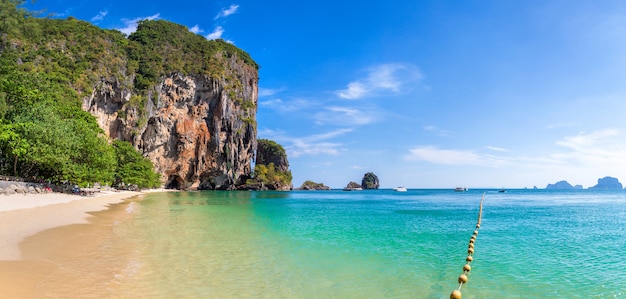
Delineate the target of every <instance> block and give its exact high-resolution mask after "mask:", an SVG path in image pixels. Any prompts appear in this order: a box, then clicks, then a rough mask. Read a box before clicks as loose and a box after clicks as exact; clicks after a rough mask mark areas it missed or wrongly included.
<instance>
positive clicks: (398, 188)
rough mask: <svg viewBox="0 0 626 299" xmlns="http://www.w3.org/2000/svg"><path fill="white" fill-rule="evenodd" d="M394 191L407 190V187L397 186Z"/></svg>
mask: <svg viewBox="0 0 626 299" xmlns="http://www.w3.org/2000/svg"><path fill="white" fill-rule="evenodd" d="M393 191H398V192H406V187H396V188H393Z"/></svg>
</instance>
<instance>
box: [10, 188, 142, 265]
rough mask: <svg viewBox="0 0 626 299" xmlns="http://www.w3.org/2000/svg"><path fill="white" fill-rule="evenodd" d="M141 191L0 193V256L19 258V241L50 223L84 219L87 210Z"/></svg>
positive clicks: (66, 223) (49, 225)
mask: <svg viewBox="0 0 626 299" xmlns="http://www.w3.org/2000/svg"><path fill="white" fill-rule="evenodd" d="M143 193H144V192H132V191H121V192H113V191H110V192H100V193H98V194H97V195H96V196H92V197H89V196H79V195H71V194H63V193H48V194H27V195H22V194H14V195H0V236H1V238H0V260H19V259H20V258H21V253H20V250H19V247H18V246H19V243H20V242H21V241H22V240H24V239H25V238H26V237H28V236H31V235H34V234H36V233H37V232H40V231H44V230H46V229H50V228H53V227H58V226H64V225H69V224H78V223H87V218H88V217H89V216H90V215H89V214H88V212H94V211H101V210H105V209H107V207H108V206H109V205H111V204H116V203H120V202H122V201H123V200H124V199H127V198H130V197H133V196H137V195H141V194H143Z"/></svg>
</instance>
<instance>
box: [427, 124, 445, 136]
mask: <svg viewBox="0 0 626 299" xmlns="http://www.w3.org/2000/svg"><path fill="white" fill-rule="evenodd" d="M422 129H424V131H428V132H432V133H435V134H437V135H439V136H443V137H446V136H449V135H450V131H447V130H443V129H440V128H437V127H436V126H423V127H422Z"/></svg>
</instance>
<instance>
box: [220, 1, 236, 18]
mask: <svg viewBox="0 0 626 299" xmlns="http://www.w3.org/2000/svg"><path fill="white" fill-rule="evenodd" d="M237 9H239V5H237V4H231V5H230V7H228V8H222V11H220V13H219V14H217V16H216V17H215V19H216V20H217V19H219V18H225V17H228V16H230V15H232V14H234V13H236V12H237Z"/></svg>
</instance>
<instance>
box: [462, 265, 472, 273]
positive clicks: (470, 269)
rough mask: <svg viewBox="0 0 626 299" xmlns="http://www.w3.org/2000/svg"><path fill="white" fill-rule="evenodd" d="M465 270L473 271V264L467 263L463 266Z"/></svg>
mask: <svg viewBox="0 0 626 299" xmlns="http://www.w3.org/2000/svg"><path fill="white" fill-rule="evenodd" d="M463 271H467V272H469V271H472V266H470V265H468V264H465V266H463Z"/></svg>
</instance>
